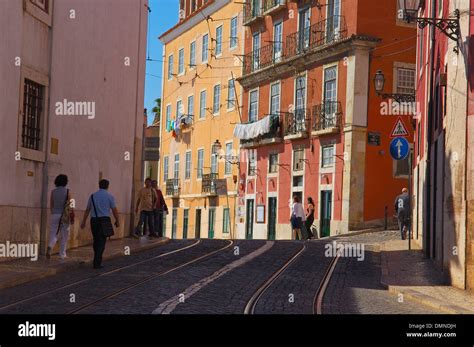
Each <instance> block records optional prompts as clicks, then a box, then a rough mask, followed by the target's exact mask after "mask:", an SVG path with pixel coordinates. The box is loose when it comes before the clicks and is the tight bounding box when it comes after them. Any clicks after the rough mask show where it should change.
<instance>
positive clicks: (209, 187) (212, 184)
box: [201, 173, 219, 195]
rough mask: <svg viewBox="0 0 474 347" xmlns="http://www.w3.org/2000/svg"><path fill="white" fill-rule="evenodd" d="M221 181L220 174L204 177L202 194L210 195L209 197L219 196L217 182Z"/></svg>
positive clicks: (205, 175)
mask: <svg viewBox="0 0 474 347" xmlns="http://www.w3.org/2000/svg"><path fill="white" fill-rule="evenodd" d="M218 179H219V174H217V173H210V174H204V175H202V190H201V191H202V193H203V194H209V195H216V194H217V183H216V181H217V180H218Z"/></svg>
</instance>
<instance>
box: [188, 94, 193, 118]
mask: <svg viewBox="0 0 474 347" xmlns="http://www.w3.org/2000/svg"><path fill="white" fill-rule="evenodd" d="M193 114H194V95H190V96H188V115H193Z"/></svg>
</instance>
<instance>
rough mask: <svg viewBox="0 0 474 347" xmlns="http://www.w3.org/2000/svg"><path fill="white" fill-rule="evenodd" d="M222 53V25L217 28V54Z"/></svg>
mask: <svg viewBox="0 0 474 347" xmlns="http://www.w3.org/2000/svg"><path fill="white" fill-rule="evenodd" d="M219 54H222V25H221V26H218V27H217V28H216V55H219Z"/></svg>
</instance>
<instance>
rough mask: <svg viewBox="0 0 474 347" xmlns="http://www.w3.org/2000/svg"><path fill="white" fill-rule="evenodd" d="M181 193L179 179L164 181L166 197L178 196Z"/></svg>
mask: <svg viewBox="0 0 474 347" xmlns="http://www.w3.org/2000/svg"><path fill="white" fill-rule="evenodd" d="M180 193H181V186H180V183H179V178H170V179H167V180H166V195H171V196H178V195H179V194H180Z"/></svg>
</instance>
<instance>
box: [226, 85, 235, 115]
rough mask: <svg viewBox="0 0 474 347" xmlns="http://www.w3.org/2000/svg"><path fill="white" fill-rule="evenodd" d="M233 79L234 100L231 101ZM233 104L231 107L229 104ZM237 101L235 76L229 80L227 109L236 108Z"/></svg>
mask: <svg viewBox="0 0 474 347" xmlns="http://www.w3.org/2000/svg"><path fill="white" fill-rule="evenodd" d="M231 81H233V89H234V99H233V101H232V102H231V101H230V88H229V86H230V82H231ZM230 103H231V104H232V105H231V106H230V107H229V104H230ZM236 103H237V93H236V91H235V79H233V78H229V79H228V80H227V111H232V110H234V109H235V104H236Z"/></svg>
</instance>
